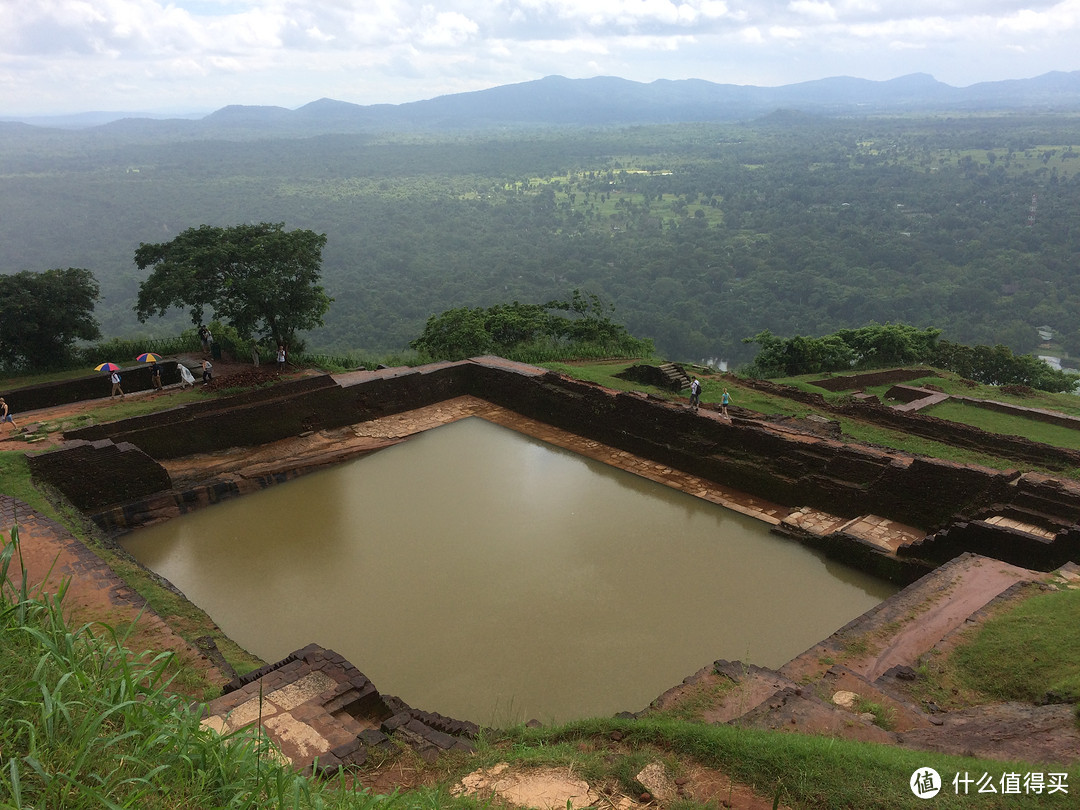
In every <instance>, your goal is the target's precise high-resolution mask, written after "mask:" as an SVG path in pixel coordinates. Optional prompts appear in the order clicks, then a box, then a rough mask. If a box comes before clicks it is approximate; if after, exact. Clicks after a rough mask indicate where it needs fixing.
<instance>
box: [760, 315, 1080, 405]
mask: <svg viewBox="0 0 1080 810" xmlns="http://www.w3.org/2000/svg"><path fill="white" fill-rule="evenodd" d="M940 335H941V330H940V329H934V328H926V329H916V328H915V327H913V326H908V325H906V324H889V323H887V324H885V325H884V326H879V325H876V324H873V325H870V326H863V327H861V328H859V329H841V330H840V331H838V332H836V333H835V334H832V335H825V336H824V337H819V338H811V337H803V336H802V335H796V336H794V337H790V338H781V337H777V336H776V335H773V334H772V333H771V332H769V331H768V330H767V329H766V330H765V331H763V332H759V333H758V334H756V335H754V336H753V337H749V338H744V340H743V342H744V343H756V344H758V345H759V346H760V347H761V348H760V349H759V350H758V354H757V356H756V357H755V358H754V362H753V363H752V364H751V365H750V366H749V367H748V368H747V370H746V371H747V373H748V374H750V375H751V376H759V377H795V376H798V375H802V374H821V373H825V372H834V371H851V370H853V369H868V368H886V367H889V366H902V365H914V364H919V363H928V364H930V365H933V366H935V367H937V368H942V369H945V370H946V371H952V372H955V373H957V374H960V375H961V376H963V377H966V378H968V379H972V380H975V381H977V382H980V383H984V384H986V385H1025V386H1029V387H1030V388H1037V389H1039V390H1042V391H1050V392H1062V391H1071V390H1072V389H1073V388H1074V387H1075V385H1076V377H1074V376H1073V375H1071V374H1067V373H1065V372H1063V371H1056V370H1055V369H1053V368H1051V367H1050V366H1049V365H1047V364H1046V363H1044V362H1043V361H1042V360H1039V358H1037V357H1033V356H1032V355H1017V354H1013V352H1012V350H1011V349H1009V348H1008V347H1007V346H1002V345H997V346H962V345H960V344H958V343H951V342H949V341H946V340H939V339H938V338H939V336H940Z"/></svg>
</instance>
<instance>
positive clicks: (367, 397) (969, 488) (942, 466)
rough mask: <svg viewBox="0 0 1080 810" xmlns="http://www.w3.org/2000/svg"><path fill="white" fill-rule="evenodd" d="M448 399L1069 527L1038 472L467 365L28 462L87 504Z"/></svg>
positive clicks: (225, 407) (1061, 498) (908, 510)
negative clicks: (238, 452) (263, 447)
mask: <svg viewBox="0 0 1080 810" xmlns="http://www.w3.org/2000/svg"><path fill="white" fill-rule="evenodd" d="M271 390H272V389H271ZM462 394H472V395H474V396H478V397H481V398H483V399H486V400H488V401H490V402H493V403H494V404H497V405H500V406H503V407H505V408H509V409H511V410H514V411H517V412H518V413H521V414H523V415H526V416H529V417H532V418H534V419H537V420H540V421H543V422H546V423H549V424H552V425H555V426H556V427H560V428H563V429H565V430H569V431H572V432H575V433H578V434H579V435H583V436H588V437H590V438H593V439H596V440H597V441H600V442H603V443H605V444H608V445H611V446H612V447H616V448H619V449H622V450H626V451H628V452H631V453H634V454H636V455H639V456H642V457H644V458H648V459H652V460H654V461H657V462H660V463H663V464H666V465H669V466H672V467H674V468H676V469H680V470H684V471H686V472H688V473H691V474H694V475H698V476H701V477H702V478H705V479H706V480H711V481H715V482H716V483H718V484H722V485H725V486H729V487H732V488H734V489H737V490H741V491H743V492H746V493H748V494H750V495H755V496H758V497H761V498H764V499H767V500H770V501H773V502H776V503H782V504H791V505H798V506H811V507H817V508H820V509H823V510H826V511H828V512H831V513H832V514H836V515H839V516H843V517H855V516H858V515H861V514H866V513H873V514H877V515H881V516H883V517H888V518H891V519H894V520H899V521H902V522H905V523H909V524H911V525H914V526H920V527H923V528H925V529H928V530H932V529H936V528H941V527H944V526H946V525H948V524H949V523H951V522H953V521H954V520H958V519H970V518H971V517H973V516H974V515H976V514H978V513H979V512H980V511H983V510H985V509H987V508H988V507H989V506H991V505H994V504H1008V503H1010V502H1014V501H1015V502H1016V503H1017V504H1018V505H1020V506H1023V507H1024V508H1032V509H1038V510H1040V511H1041V512H1043V513H1045V514H1046V515H1049V516H1050V517H1049V518H1048V519H1051V520H1056V519H1058V517H1060V519H1062V520H1065V521H1066V522H1072V521H1073V520H1075V516H1076V515H1078V514H1080V490H1077V489H1076V488H1074V487H1065V486H1060V485H1059V486H1056V487H1055V486H1054V485H1053V484H1052V483H1051V482H1052V479H1040V478H1039V477H1031V476H1024V477H1023V478H1022V479H1019V480H1018V475H1017V474H1016V473H1015V472H1002V471H998V470H992V469H987V468H982V467H977V466H964V465H957V464H952V463H950V462H946V461H939V460H936V459H930V458H920V457H916V458H912V457H910V456H906V455H904V454H900V453H895V452H891V451H887V450H883V449H879V448H874V447H868V446H857V445H845V444H843V443H842V442H839V441H837V440H834V439H831V438H828V437H823V436H814V435H809V434H804V435H798V436H793V435H791V434H790V433H786V432H784V431H782V430H780V429H777V428H775V427H773V426H770V425H769V424H767V423H761V422H758V421H755V420H743V419H738V418H736V419H734V420H733V421H731V422H728V421H722V420H716V419H708V418H702V417H700V416H697V415H695V414H692V413H691V412H689V411H688V410H686V409H685V408H683V407H679V406H677V405H673V404H671V403H667V402H664V401H663V400H659V399H656V398H652V397H648V396H645V395H642V394H639V393H624V392H615V391H611V390H609V389H605V388H602V387H600V386H598V385H594V384H591V383H586V382H580V381H576V380H571V379H569V378H566V377H562V376H560V375H558V374H554V373H547V374H542V375H537V374H524V373H516V372H514V371H508V370H506V369H501V368H497V367H491V366H485V365H483V364H477V363H469V362H465V363H460V364H450V365H440V366H432V367H426V368H421V369H414V370H411V371H408V372H405V373H399V374H396V375H393V376H390V377H386V378H380V379H374V380H369V381H367V382H364V383H359V384H355V385H350V386H345V387H342V386H340V385H337V384H335V383H331V384H330V385H327V384H326V381H325V380H324V381H323V382H322V383H311V384H309V385H308V387H306V388H305V387H297V388H295V389H293V390H292V391H291V393H289V394H288V395H282V396H278V397H271V395H269V394H267V395H263V396H262V397H261V398H259V397H247V398H246V399H245V398H242V397H235V398H234V397H228V398H223V399H221V400H218V401H217V404H216V405H215V407H214V408H213V409H210V408H209V407H207V408H203V409H187V408H178V409H173V410H171V411H167V412H163V413H162V414H160V415H158V416H157V417H156V418H155V420H154V421H153V422H152V423H151V422H148V421H147V420H146V419H142V420H140V419H132V420H125V421H122V422H117V423H113V424H111V425H106V426H102V427H103V428H105V429H107V431H108V432H109V433H110V435H109V436H108V437H107V439H102V440H101V441H95V442H83V443H81V444H79V445H77V446H76V447H74V448H72V449H70V450H62V451H55V452H54V453H52V454H43V455H44V456H49V458H47V459H46V458H42V457H38V458H37V459H35V460H33V461H32V469H33V471H34V474H35V475H36V476H39V477H41V478H43V479H45V480H47V481H49V482H50V483H53V484H54V485H56V486H57V487H58V488H59V489H60V490H61V491H62V492H64V493H65V494H66V495H68V497H69V498H70V499H71V500H72V501H73V502H75V503H76V505H77V506H78V507H79V508H80V509H83V510H84V511H93V507H94V506H96V505H102V504H115V503H124V502H131V501H134V500H136V499H138V498H146V497H148V496H149V495H151V494H153V493H161V492H163V491H165V490H167V489H168V488H169V486H170V484H169V481H168V476H167V475H165V474H164V470H163V469H162V468H160V466H159V465H157V463H156V462H155V461H154V459H167V458H173V457H177V456H182V455H187V454H190V453H194V452H209V451H215V450H222V449H226V448H229V447H236V446H241V445H257V444H262V443H266V442H270V441H274V440H276V439H280V438H284V437H287V436H295V435H299V434H300V433H302V432H304V431H308V430H319V429H323V428H332V427H339V426H343V425H348V424H355V423H358V422H363V421H365V420H367V419H371V418H375V417H379V416H385V415H387V414H393V413H398V412H401V411H405V410H408V409H411V408H414V407H419V406H422V405H427V404H431V403H435V402H439V401H442V400H445V399H447V398H450V397H454V396H459V395H462ZM812 396H817V395H812ZM851 407H861V408H866V407H867V406H851ZM879 410H882V411H889V409H887V408H879ZM903 418H904V419H905V422H906V421H907V420H910V418H911V417H910V416H906V417H903ZM936 421H941V420H936ZM995 440H996V439H995ZM87 445H90V446H91V449H88V447H87ZM121 447H130V448H132V449H134V448H138V449H139V450H141V451H142V452H141V453H139V454H137V455H138V460H137V462H136V461H129V462H124V461H122V460H121V459H120V457H119V448H121ZM128 452H129V453H130V450H129V451H128ZM129 457H130V458H134V456H129ZM84 479H92V480H84ZM1020 483H1023V486H1020V485H1019V484H1020ZM1055 516H1057V517H1055ZM974 550H978V549H974ZM980 553H983V552H980Z"/></svg>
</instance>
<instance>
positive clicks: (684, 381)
mask: <svg viewBox="0 0 1080 810" xmlns="http://www.w3.org/2000/svg"><path fill="white" fill-rule="evenodd" d="M658 368H659V369H660V373H661V374H662V375H663V376H664V379H665V380H667V385H666V386H665V387H667V388H670V389H671V390H672V391H685V390H686V389H687V388H689V387H690V375H689V374H687V373H686V372H685V371H683V369H682V368H681V367H680V366H677V365H675V364H674V363H661V364H660V365H659V366H658Z"/></svg>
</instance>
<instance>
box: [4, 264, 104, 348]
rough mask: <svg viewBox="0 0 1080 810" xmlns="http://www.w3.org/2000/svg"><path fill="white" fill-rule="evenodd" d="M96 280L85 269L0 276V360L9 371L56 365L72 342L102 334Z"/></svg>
mask: <svg viewBox="0 0 1080 810" xmlns="http://www.w3.org/2000/svg"><path fill="white" fill-rule="evenodd" d="M97 300H98V283H97V280H96V279H95V278H94V274H93V273H91V272H90V271H89V270H83V269H80V268H76V267H69V268H68V269H66V270H60V269H56V270H46V271H45V272H43V273H35V272H32V271H29V270H26V271H23V272H21V273H15V274H14V275H10V276H0V362H2V363H3V365H4V366H6V367H7V368H9V369H23V368H27V369H44V368H51V367H54V366H60V365H62V364H63V362H64V361H65V360H67V359H68V357H69V356H70V355H71V351H72V348H73V347H74V344H75V341H76V340H97V339H98V338H99V337H101V332H100V331H99V329H98V323H97V321H96V320H95V319H94V305H95V304H96V303H97Z"/></svg>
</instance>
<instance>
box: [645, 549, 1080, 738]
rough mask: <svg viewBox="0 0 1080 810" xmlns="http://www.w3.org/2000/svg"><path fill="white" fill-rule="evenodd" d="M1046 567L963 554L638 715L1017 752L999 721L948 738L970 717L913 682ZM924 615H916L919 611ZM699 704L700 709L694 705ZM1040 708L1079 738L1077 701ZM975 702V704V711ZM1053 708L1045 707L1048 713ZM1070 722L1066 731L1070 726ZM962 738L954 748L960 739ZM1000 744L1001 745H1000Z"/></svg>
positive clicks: (716, 665) (702, 675)
mask: <svg viewBox="0 0 1080 810" xmlns="http://www.w3.org/2000/svg"><path fill="white" fill-rule="evenodd" d="M1037 579H1038V574H1036V573H1035V572H1033V571H1030V570H1026V569H1021V568H1016V567H1013V566H1010V565H1008V564H1007V563H1002V562H1000V561H997V560H992V559H989V558H983V557H978V556H977V555H972V554H964V555H962V556H961V557H958V558H956V559H955V560H953V561H951V562H949V563H946V564H945V565H943V566H941V567H940V568H937V569H935V570H934V571H933V572H931V573H929V574H927V575H926V576H924V577H923V578H922V579H920V580H919V581H917V582H915V583H912V584H911V585H909V586H908V587H907V588H905V589H904V590H902V591H900V592H899V593H897V594H896V595H894V596H893V597H891V598H890V599H888V600H886V601H885V602H883V603H881V604H880V605H878V606H877V607H876V608H874V609H873V610H871V611H868V612H867V613H865V614H863V615H862V616H860V617H858V618H856V619H854V620H853V621H851V622H849V623H848V624H847V625H845V626H844V627H843V628H841V629H840V630H838V631H837V632H836V633H834V634H833V635H832V636H830V637H829V638H827V639H824V640H823V641H821V642H819V643H818V644H816V645H814V646H813V647H811V648H810V649H809V650H807V651H805V652H804V653H802V654H801V655H799V656H797V657H796V658H793V659H792V660H791V661H789V662H788V663H787V664H785V665H783V666H782V667H780V668H778V669H775V670H773V669H767V668H764V667H759V666H755V665H753V664H746V663H742V662H739V661H727V660H723V659H721V660H717V661H714V662H713V663H712V664H711V665H709V666H706V667H703V668H702V669H701V670H699V671H698V672H696V673H695V674H693V675H691V676H689V677H687V678H686V679H685V680H684V681H683V682H682V683H681V684H679V685H678V686H675V687H672V688H671V689H669V690H668V691H667V692H665V693H664V694H663V695H661V696H660V697H658V698H657V699H656V700H654V701H653V702H652V703H651V704H650V705H649V707H648V708H647V709H645V710H644V711H643V712H639V713H638V716H647V715H649V714H652V713H656V712H673V713H676V714H679V713H684V714H685V713H687V712H690V713H692V714H693V716H694V718H695V719H697V720H699V721H701V722H705V723H714V724H721V723H726V724H732V725H739V726H744V727H749V728H757V729H765V730H774V731H796V732H800V733H812V734H824V735H828V736H836V737H844V738H846V739H854V740H861V741H866V742H878V743H891V744H901V745H909V746H910V747H915V748H919V749H923V750H951V749H949V748H948V746H949V745H952V744H954V743H955V745H961V746H963V745H971V746H972V747H973V748H974V749H976V750H982V749H983V747H985V750H987V751H995V752H997V751H998V748H1000V749H1001V751H1000V753H1001V755H1002V756H1005V757H1006V758H1008V756H1015V755H1016V752H1015V751H1010V750H1009V749H1008V748H1007V747H1003V746H1004V743H1002V742H1001V739H1000V738H1001V737H1002V732H1001V728H996V729H995V728H990V729H989V730H987V731H985V732H979V733H978V734H972V735H971V736H969V737H966V738H965V739H964V740H963V741H961V742H956V741H950V737H949V735H950V729H951V728H953V727H954V726H956V725H957V724H959V723H961V722H969V720H968V718H967V717H966V715H965V716H963V717H962V716H961V715H962V712H948V711H946V710H944V709H942V708H940V707H938V706H937V705H936V704H934V703H933V702H932V701H929V700H924V701H921V702H920V701H918V700H917V699H916V698H914V697H913V694H917V692H916V693H913V692H912V691H911V689H910V687H909V684H910V683H911V682H912V681H916V680H918V679H919V678H920V677H921V676H920V673H919V670H918V669H917V667H919V666H920V663H921V662H922V661H923V660H924V657H927V658H928V659H929V660H933V657H934V655H935V651H941V650H945V649H948V648H950V647H951V646H952V644H953V643H954V642H955V639H956V638H958V637H959V634H962V633H963V632H964V631H965V630H967V629H968V628H969V627H971V626H972V625H973V624H974V623H976V622H978V621H980V620H981V619H982V618H984V617H985V616H986V615H988V614H989V609H990V607H991V606H992V605H998V604H1002V603H1004V602H1007V601H1011V600H1013V599H1020V598H1023V597H1024V595H1025V594H1026V593H1030V592H1031V591H1030V589H1031V588H1040V587H1045V586H1042V585H1041V584H1040V583H1038V582H1037ZM1055 582H1058V583H1059V584H1058V587H1065V588H1068V587H1078V588H1080V566H1077V565H1075V564H1069V565H1068V566H1065V567H1063V568H1062V569H1060V571H1059V574H1058V579H1057V580H1055ZM914 617H917V618H916V619H915V620H914V621H912V619H913V618H914ZM691 707H692V708H691ZM1057 708H1060V707H1049V708H1048V709H1047V710H1046V711H1042V709H1043V707H1034V708H1033V709H1031V711H1032V712H1035V713H1036V714H1039V717H1037V718H1035V720H1033V721H1032V722H1033V723H1035V722H1036V721H1037V722H1038V723H1042V724H1043V725H1047V727H1053V729H1054V730H1055V733H1059V732H1060V733H1063V734H1065V735H1066V737H1068V738H1069V739H1073V738H1078V737H1080V731H1077V730H1076V729H1075V721H1074V720H1073V719H1072V717H1071V714H1070V707H1068V706H1066V707H1065V710H1064V711H1063V712H1062V711H1055V710H1056V709H1057ZM973 711H976V713H977V710H973ZM1043 715H1045V716H1043ZM1063 729H1064V730H1063ZM955 745H954V747H955ZM995 746H997V747H995Z"/></svg>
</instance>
